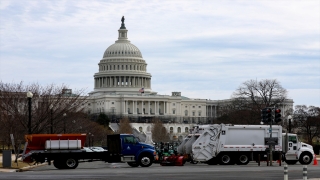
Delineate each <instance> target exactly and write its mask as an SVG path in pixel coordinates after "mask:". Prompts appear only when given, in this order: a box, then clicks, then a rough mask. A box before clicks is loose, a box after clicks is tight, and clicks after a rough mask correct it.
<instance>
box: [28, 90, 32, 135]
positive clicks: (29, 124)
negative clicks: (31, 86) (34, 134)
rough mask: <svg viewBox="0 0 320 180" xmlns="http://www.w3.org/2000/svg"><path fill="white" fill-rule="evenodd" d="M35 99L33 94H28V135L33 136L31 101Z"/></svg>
mask: <svg viewBox="0 0 320 180" xmlns="http://www.w3.org/2000/svg"><path fill="white" fill-rule="evenodd" d="M32 97H33V94H32V92H30V91H28V92H27V98H28V111H29V120H28V134H31V99H32Z"/></svg>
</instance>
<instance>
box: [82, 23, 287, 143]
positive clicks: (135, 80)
mask: <svg viewBox="0 0 320 180" xmlns="http://www.w3.org/2000/svg"><path fill="white" fill-rule="evenodd" d="M98 66H99V71H98V72H97V73H95V74H94V90H93V91H92V92H90V93H89V103H88V104H87V111H88V113H90V114H100V113H104V114H106V115H107V116H108V117H109V118H110V120H111V123H112V122H118V120H119V119H121V118H128V119H130V122H132V123H131V125H132V127H133V128H134V129H136V130H137V131H140V132H145V131H146V129H147V128H148V126H149V127H150V125H151V124H150V122H151V120H152V119H154V118H157V119H160V120H162V121H163V123H164V126H165V127H166V128H167V131H168V132H169V133H170V134H172V137H174V138H176V137H178V136H179V137H181V135H184V134H185V133H188V131H189V129H190V128H192V127H193V126H194V125H196V124H207V123H213V122H214V119H215V118H216V117H217V115H218V113H217V111H218V109H219V106H223V104H226V103H228V102H230V101H231V99H227V100H208V99H192V98H187V97H184V96H182V95H181V92H172V94H171V96H170V95H160V94H158V93H157V92H155V91H153V90H152V88H151V85H152V83H151V77H152V76H151V74H150V73H149V72H147V63H146V60H144V59H143V57H142V53H141V52H140V50H139V49H138V48H137V47H136V46H135V45H133V44H132V43H131V42H130V41H129V39H128V30H127V29H126V27H125V24H124V18H122V24H121V27H120V29H119V30H118V40H116V41H115V43H114V44H112V45H111V46H109V47H108V48H107V49H106V51H105V52H104V54H103V58H102V59H101V60H100V62H99V64H98ZM292 106H293V101H292V100H289V101H288V103H286V104H285V105H283V107H281V108H282V111H283V112H284V111H285V109H289V108H292Z"/></svg>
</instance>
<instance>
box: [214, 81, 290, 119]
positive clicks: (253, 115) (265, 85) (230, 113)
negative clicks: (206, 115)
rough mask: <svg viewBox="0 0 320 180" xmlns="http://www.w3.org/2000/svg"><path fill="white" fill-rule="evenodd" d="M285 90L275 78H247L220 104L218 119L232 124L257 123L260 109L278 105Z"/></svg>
mask: <svg viewBox="0 0 320 180" xmlns="http://www.w3.org/2000/svg"><path fill="white" fill-rule="evenodd" d="M286 98H287V90H286V89H284V88H283V87H282V86H281V85H280V83H279V82H278V81H277V80H276V79H264V80H261V81H256V80H249V81H246V82H244V83H243V84H241V85H240V87H239V88H238V89H237V90H236V91H235V92H234V93H233V95H232V98H231V101H230V102H227V103H225V104H223V105H221V106H220V109H219V114H220V115H219V116H220V117H219V118H218V121H220V122H222V123H232V124H243V123H245V124H258V123H260V121H261V117H260V116H261V109H263V108H265V107H273V106H278V105H279V104H281V103H283V102H284V101H285V100H286Z"/></svg>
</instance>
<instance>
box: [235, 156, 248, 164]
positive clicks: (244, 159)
mask: <svg viewBox="0 0 320 180" xmlns="http://www.w3.org/2000/svg"><path fill="white" fill-rule="evenodd" d="M248 163H249V157H248V156H247V155H246V154H241V155H240V156H239V157H238V159H237V162H236V164H237V165H247V164H248Z"/></svg>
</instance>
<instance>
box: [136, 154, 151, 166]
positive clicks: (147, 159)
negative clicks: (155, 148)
mask: <svg viewBox="0 0 320 180" xmlns="http://www.w3.org/2000/svg"><path fill="white" fill-rule="evenodd" d="M138 162H139V164H140V166H141V167H149V166H151V165H152V162H153V157H152V156H151V155H148V154H142V155H140V157H139V161H138Z"/></svg>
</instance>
